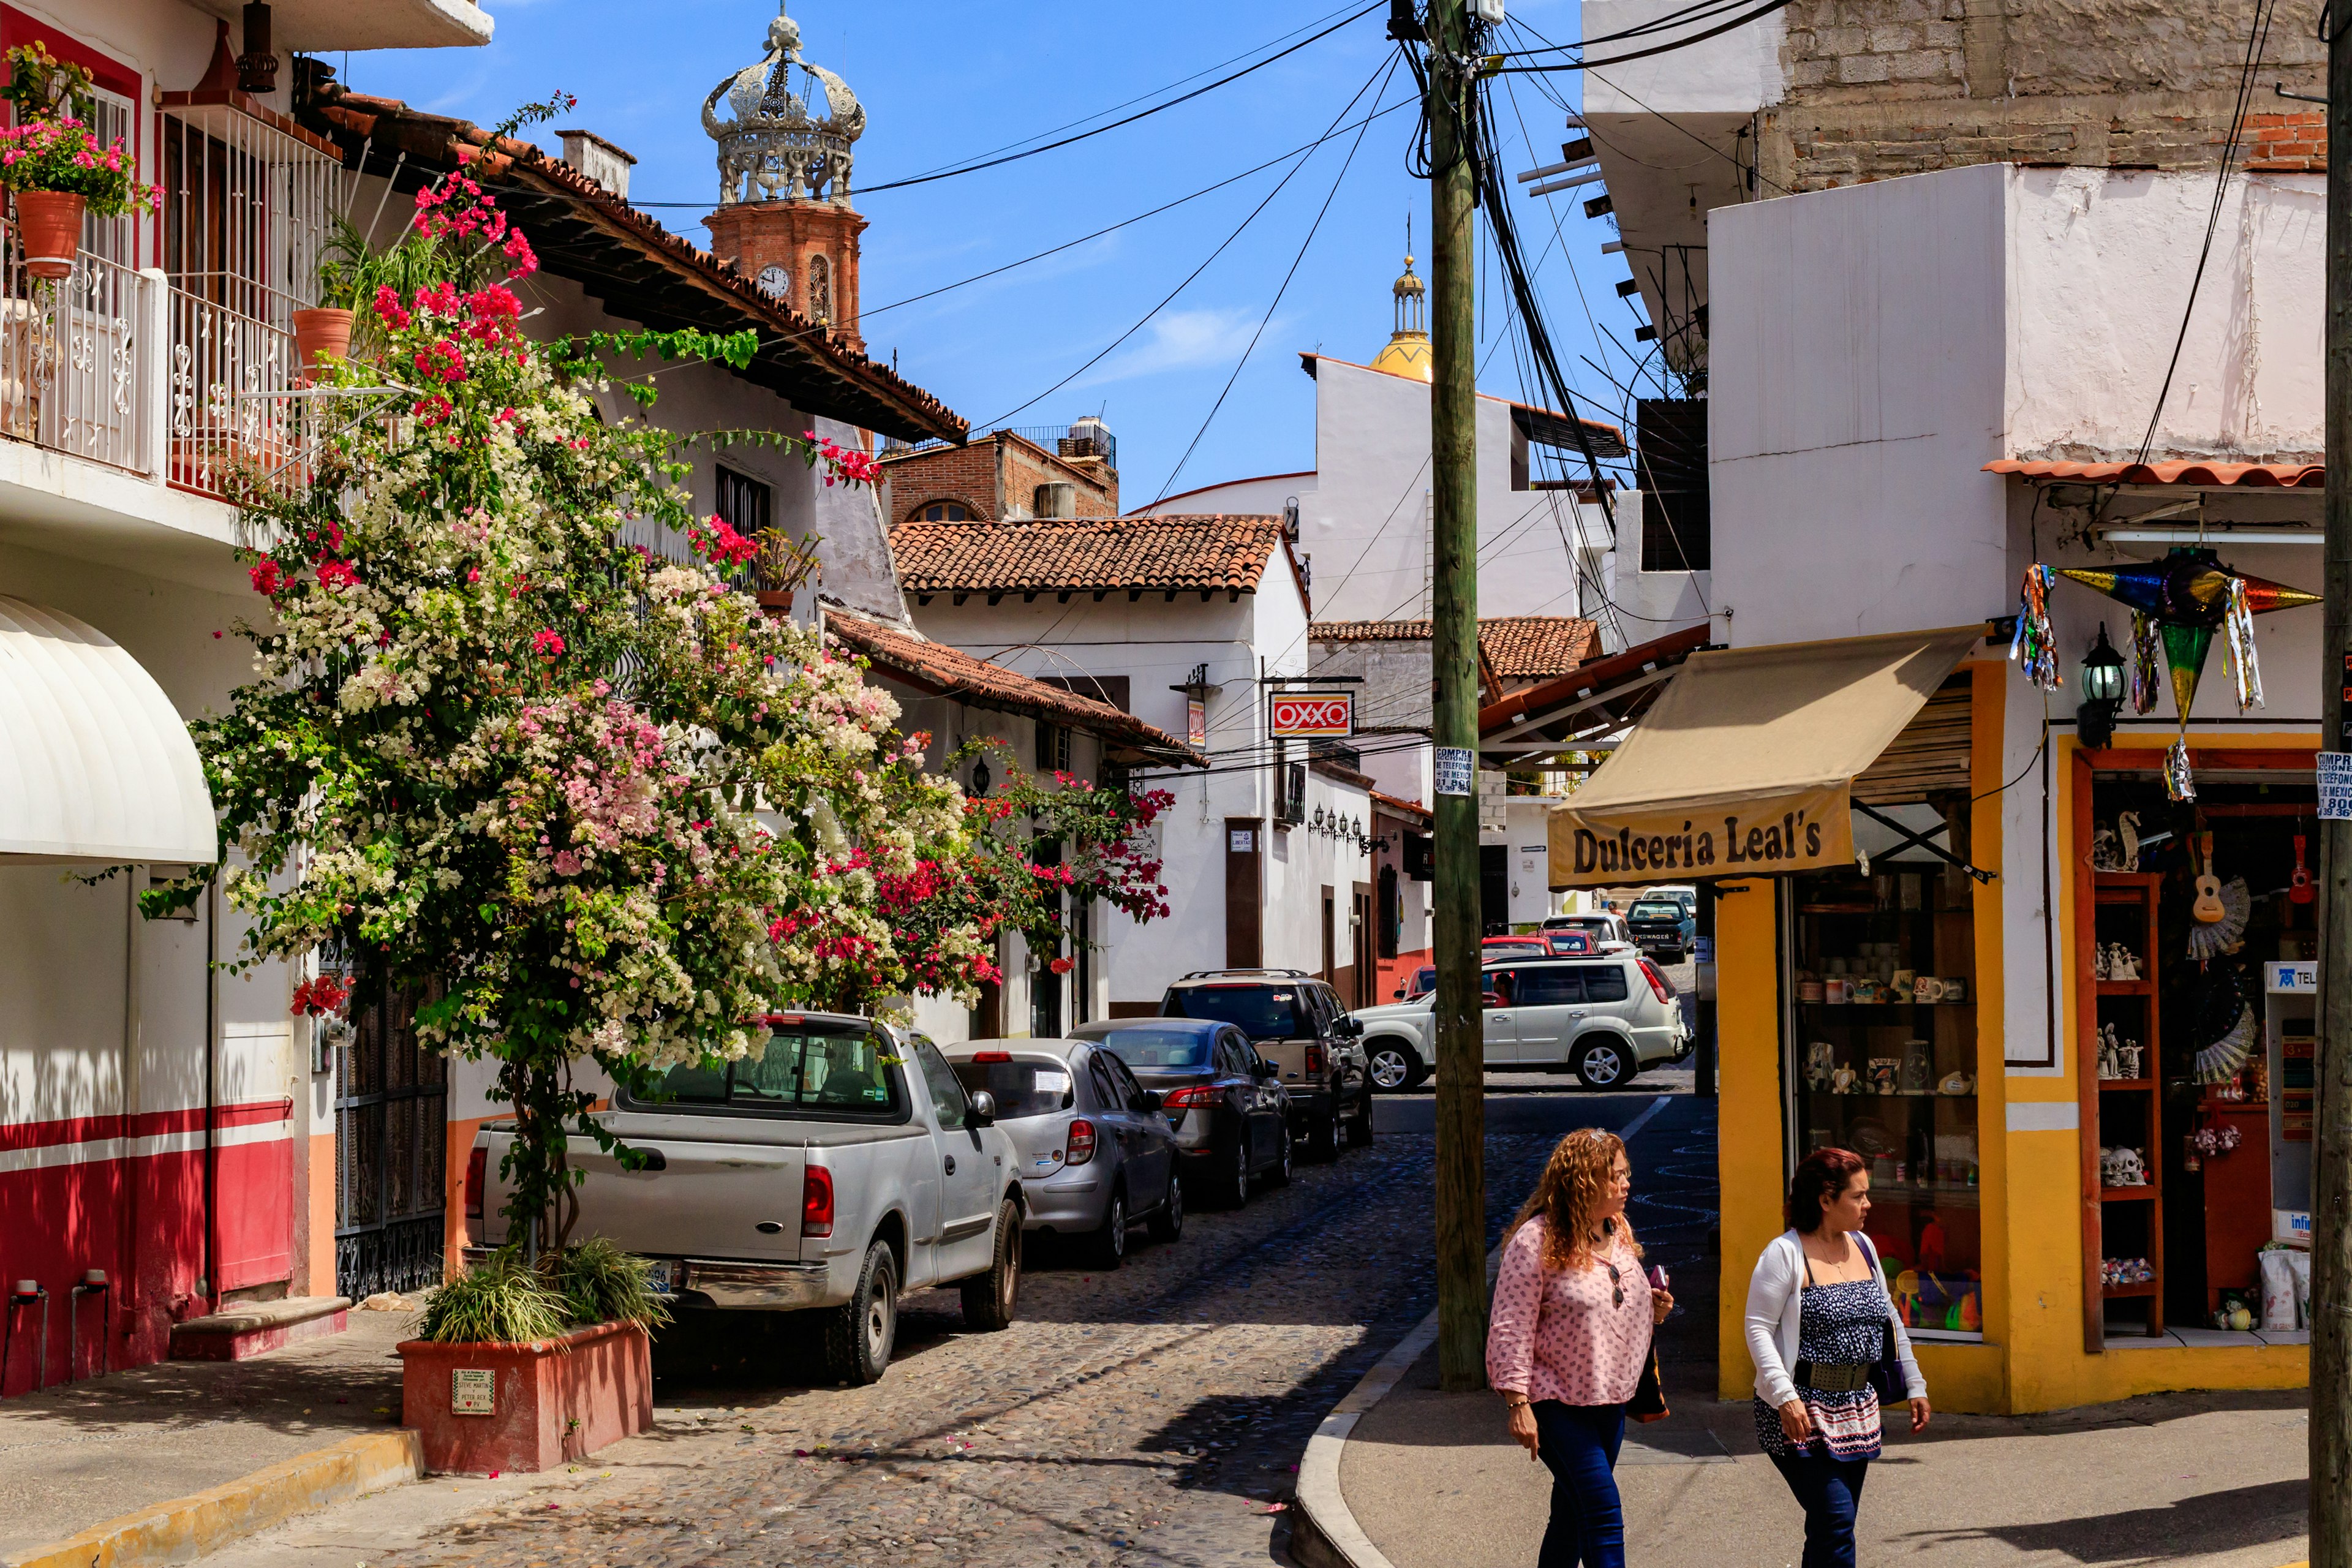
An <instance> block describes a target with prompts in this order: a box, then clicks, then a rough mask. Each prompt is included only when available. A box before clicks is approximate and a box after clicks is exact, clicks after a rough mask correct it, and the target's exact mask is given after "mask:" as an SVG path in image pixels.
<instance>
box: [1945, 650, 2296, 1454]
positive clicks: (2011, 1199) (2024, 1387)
mask: <svg viewBox="0 0 2352 1568" xmlns="http://www.w3.org/2000/svg"><path fill="white" fill-rule="evenodd" d="M1979 696H1980V698H1981V696H1982V693H1981V689H1980V691H1979ZM2170 741H2171V737H2170V736H2168V735H2164V734H2152V735H2151V734H2119V735H2117V736H2116V739H2115V745H2116V748H2117V749H2134V750H2137V749H2146V750H2149V751H2156V752H2160V751H2162V750H2163V749H2164V747H2166V746H2167V745H2168V744H2169V743H2170ZM2189 741H2190V743H2191V744H2192V745H2205V746H2227V747H2230V748H2231V749H2232V750H2252V749H2256V748H2262V749H2269V748H2273V747H2277V748H2285V749H2301V750H2309V749H2310V746H2311V743H2312V742H2311V737H2310V736H2309V735H2307V734H2305V735H2296V734H2293V733H2275V732H2266V733H2260V734H2252V735H2248V734H2239V733H2233V732H2229V731H2192V733H2191V734H2190V737H2189ZM2078 749H2079V747H2078V743H2077V742H2076V741H2075V739H2074V736H2072V735H2068V734H2064V733H2054V734H2053V735H2052V737H2051V779H2052V786H2053V787H2052V796H2053V799H2052V805H2053V811H2054V813H2055V826H2054V829H2053V847H2052V859H2053V883H2052V889H2051V892H2052V897H2053V900H2054V901H2055V902H2056V903H2057V906H2058V909H2057V919H2058V932H2059V952H2061V953H2062V954H2063V953H2070V952H2073V951H2074V921H2075V920H2076V919H2077V918H2078V914H2079V911H2077V910H2075V909H2074V876H2073V873H2072V869H2071V868H2073V867H2074V864H2075V861H2076V859H2077V858H2078V857H2080V856H2082V855H2084V854H2087V853H2088V852H2089V846H2087V845H2077V844H2075V843H2074V841H2073V837H2074V756H2075V752H2077V750H2078ZM1985 787H1989V786H1985V785H1981V784H1980V785H1979V789H1982V788H1985ZM2020 848H2021V853H2020V856H2019V858H2018V863H2017V864H2016V865H2014V866H2013V867H2012V868H2011V874H2012V875H2017V876H2025V875H2029V874H2030V875H2032V876H2035V877H2037V878H2038V877H2039V876H2040V874H2041V871H2040V867H2039V866H2038V865H2036V864H2034V857H2035V855H2037V854H2038V853H2039V846H2038V845H2037V846H2034V847H2032V849H2031V850H2028V849H2026V848H2025V847H2023V846H2021V847H2020ZM2011 960H2012V962H2014V963H2019V964H2027V963H2032V964H2036V965H2038V964H2040V963H2042V952H2041V950H2040V948H2039V947H2038V946H2037V945H2036V933H2035V932H2033V931H2022V932H2020V933H2018V936H2017V941H2016V943H2015V946H2014V949H2013V951H2012V952H2011ZM2059 981H2060V988H2061V991H2060V996H2059V1004H2058V1023H2059V1037H2060V1040H2061V1041H2062V1042H2063V1045H2062V1048H2063V1052H2064V1057H2063V1059H2064V1062H2065V1065H2066V1068H2067V1070H2066V1072H2065V1074H2064V1075H2063V1077H2059V1078H2014V1079H2008V1080H2007V1084H2008V1092H2007V1095H2006V1099H2007V1100H2008V1102H2009V1103H2010V1104H2011V1105H2016V1104H2023V1103H2028V1102H2033V1101H2064V1102H2066V1103H2068V1104H2072V1103H2074V1101H2075V1100H2076V1089H2075V1079H2074V1066H2075V1059H2074V1005H2075V976H2074V974H2073V973H2072V972H2071V965H2069V964H2066V963H2061V964H2060V966H2059ZM2173 1132H2174V1130H2173V1129H2171V1128H2167V1130H2166V1132H2165V1136H2167V1137H2171V1136H2172V1135H2173ZM2081 1135H2082V1134H2081V1131H2080V1129H2076V1130H2074V1131H2013V1132H2011V1133H2009V1135H2008V1136H2007V1138H2006V1139H2005V1140H2003V1142H2004V1144H2005V1146H2006V1157H2007V1160H2008V1163H2009V1168H2010V1172H2011V1181H2010V1182H2009V1184H2008V1185H2007V1187H2006V1190H2005V1192H2004V1195H2003V1197H2004V1201H2003V1209H2004V1213H2005V1216H2006V1222H2007V1227H2008V1232H2009V1237H2010V1240H2009V1245H2008V1247H2007V1252H2008V1257H2007V1258H2006V1259H2005V1262H2006V1263H2007V1265H2008V1274H2007V1285H2006V1288H2005V1289H2004V1291H2003V1296H2004V1309H2003V1310H2004V1311H2005V1313H2006V1315H2007V1319H2008V1321H2007V1323H2006V1325H2005V1327H2004V1328H2003V1331H2002V1338H2003V1340H2004V1342H2005V1346H2006V1351H2007V1355H2006V1361H2007V1368H2008V1388H2007V1391H2006V1396H2005V1398H2004V1400H2003V1402H2002V1405H2001V1406H2000V1408H2003V1409H2006V1410H2009V1411H2013V1412H2026V1411H2033V1410H2055V1409H2063V1408H2065V1407H2067V1406H2071V1405H2096V1404H2104V1403H2105V1402H2107V1401H2109V1400H2116V1399H2128V1398H2131V1397H2133V1396H2134V1395H2137V1394H2154V1393H2159V1392H2162V1391H2164V1390H2167V1389H2177V1388H2300V1387H2304V1386H2305V1385H2307V1384H2309V1382H2310V1378H2311V1355H2310V1352H2309V1350H2308V1349H2306V1348H2305V1347H2304V1346H2301V1345H2264V1346H2251V1347H2248V1346H2231V1347H2226V1348H2224V1347H2213V1348H2205V1349H2189V1348H2184V1347H2181V1346H2178V1345H2175V1346H2171V1347H2170V1348H2148V1349H2139V1348H2133V1349H2128V1350H2126V1349H2114V1350H2107V1351H2103V1352H2099V1353H2097V1354H2090V1353H2086V1352H2084V1349H2083V1231H2082V1196H2083V1194H2082V1160H2081V1142H2080V1139H2081ZM2184 1326H2196V1325H2184Z"/></svg>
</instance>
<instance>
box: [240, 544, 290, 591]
mask: <svg viewBox="0 0 2352 1568" xmlns="http://www.w3.org/2000/svg"><path fill="white" fill-rule="evenodd" d="M247 576H249V577H251V578H252V579H253V591H254V592H255V593H257V594H266V595H268V596H269V597H271V598H273V599H274V598H276V597H277V596H278V590H279V589H280V588H283V587H284V586H286V568H285V567H283V566H280V565H279V564H278V563H277V562H275V561H272V560H271V559H270V558H269V557H268V556H267V555H265V556H263V557H262V558H261V559H260V560H259V561H257V562H255V563H254V564H253V568H252V570H251V571H249V572H248V573H247Z"/></svg>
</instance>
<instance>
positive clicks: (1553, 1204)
mask: <svg viewBox="0 0 2352 1568" xmlns="http://www.w3.org/2000/svg"><path fill="white" fill-rule="evenodd" d="M1624 1152H1625V1143H1624V1141H1623V1140H1622V1139H1621V1138H1619V1137H1618V1136H1617V1134H1615V1133H1614V1132H1611V1131H1606V1130H1604V1129H1602V1128H1599V1127H1580V1128H1579V1129H1577V1130H1576V1131H1573V1132H1571V1133H1570V1134H1569V1135H1568V1136H1567V1137H1565V1138H1563V1139H1561V1140H1560V1141H1559V1146H1558V1147H1557V1148H1555V1149H1553V1150H1552V1152H1551V1158H1550V1159H1549V1160H1547V1161H1545V1162H1544V1168H1543V1174H1542V1175H1540V1176H1538V1177H1537V1178H1536V1187H1535V1191H1534V1192H1532V1193H1529V1194H1528V1201H1527V1202H1526V1203H1525V1204H1524V1205H1521V1206H1520V1209H1519V1212H1518V1215H1517V1217H1515V1218H1514V1219H1513V1220H1512V1221H1511V1228H1510V1231H1509V1232H1506V1233H1505V1235H1506V1237H1508V1236H1509V1235H1510V1234H1512V1233H1515V1232H1517V1230H1518V1228H1519V1227H1520V1226H1523V1225H1525V1224H1527V1223H1528V1221H1529V1220H1532V1219H1541V1220H1542V1221H1543V1222H1544V1237H1543V1266H1544V1267H1545V1268H1551V1269H1564V1268H1585V1267H1587V1266H1589V1265H1590V1264H1591V1261H1592V1231H1593V1218H1592V1216H1593V1213H1594V1211H1595V1210H1597V1209H1599V1208H1600V1206H1601V1194H1603V1193H1604V1192H1606V1191H1607V1190H1608V1186H1609V1177H1610V1173H1611V1172H1612V1171H1613V1170H1614V1169H1615V1168H1616V1164H1617V1156H1618V1155H1620V1154H1622V1153H1624ZM1616 1223H1617V1224H1618V1225H1619V1226H1621V1227H1622V1228H1623V1230H1624V1232H1625V1240H1626V1242H1627V1243H1628V1244H1629V1245H1631V1246H1632V1247H1633V1256H1634V1257H1636V1258H1639V1257H1640V1256H1642V1247H1641V1244H1640V1243H1639V1242H1636V1241H1634V1240H1633V1226H1632V1225H1631V1224H1629V1223H1628V1222H1627V1221H1626V1220H1625V1219H1624V1217H1623V1216H1622V1215H1620V1216H1619V1217H1618V1219H1617V1222H1616Z"/></svg>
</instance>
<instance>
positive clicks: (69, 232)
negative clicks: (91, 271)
mask: <svg viewBox="0 0 2352 1568" xmlns="http://www.w3.org/2000/svg"><path fill="white" fill-rule="evenodd" d="M86 205H88V200H87V198H85V197H84V196H83V195H81V194H80V193H79V192H78V191H18V192H17V193H16V236H17V238H18V240H19V242H20V243H22V244H23V246H24V247H25V270H26V271H27V272H29V273H31V274H32V275H33V276H34V277H36V278H47V279H51V280H53V281H54V280H55V279H59V278H66V277H69V276H71V275H72V272H73V269H74V253H75V252H77V251H79V249H80V248H81V215H82V210H83V208H84V207H85V206H86Z"/></svg>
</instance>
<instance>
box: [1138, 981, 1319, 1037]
mask: <svg viewBox="0 0 2352 1568" xmlns="http://www.w3.org/2000/svg"><path fill="white" fill-rule="evenodd" d="M1298 1001H1299V995H1298V988H1297V986H1296V985H1220V984H1214V983H1211V984H1207V985H1184V986H1179V987H1178V988H1176V989H1175V990H1172V991H1171V992H1169V993H1168V1001H1167V1005H1165V1006H1163V1007H1161V1008H1160V1012H1161V1013H1163V1014H1164V1015H1166V1016H1169V1017H1171V1018H1214V1019H1215V1020H1216V1021H1217V1022H1219V1023H1221V1024H1231V1025H1233V1026H1234V1027H1235V1028H1237V1029H1239V1030H1240V1031H1241V1032H1242V1033H1243V1034H1244V1035H1247V1036H1248V1037H1250V1038H1251V1039H1253V1040H1285V1039H1290V1038H1293V1037H1297V1036H1300V1035H1304V1034H1306V1033H1307V1029H1306V1028H1305V1027H1304V1026H1302V1025H1301V1024H1300V1023H1299V1020H1298Z"/></svg>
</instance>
